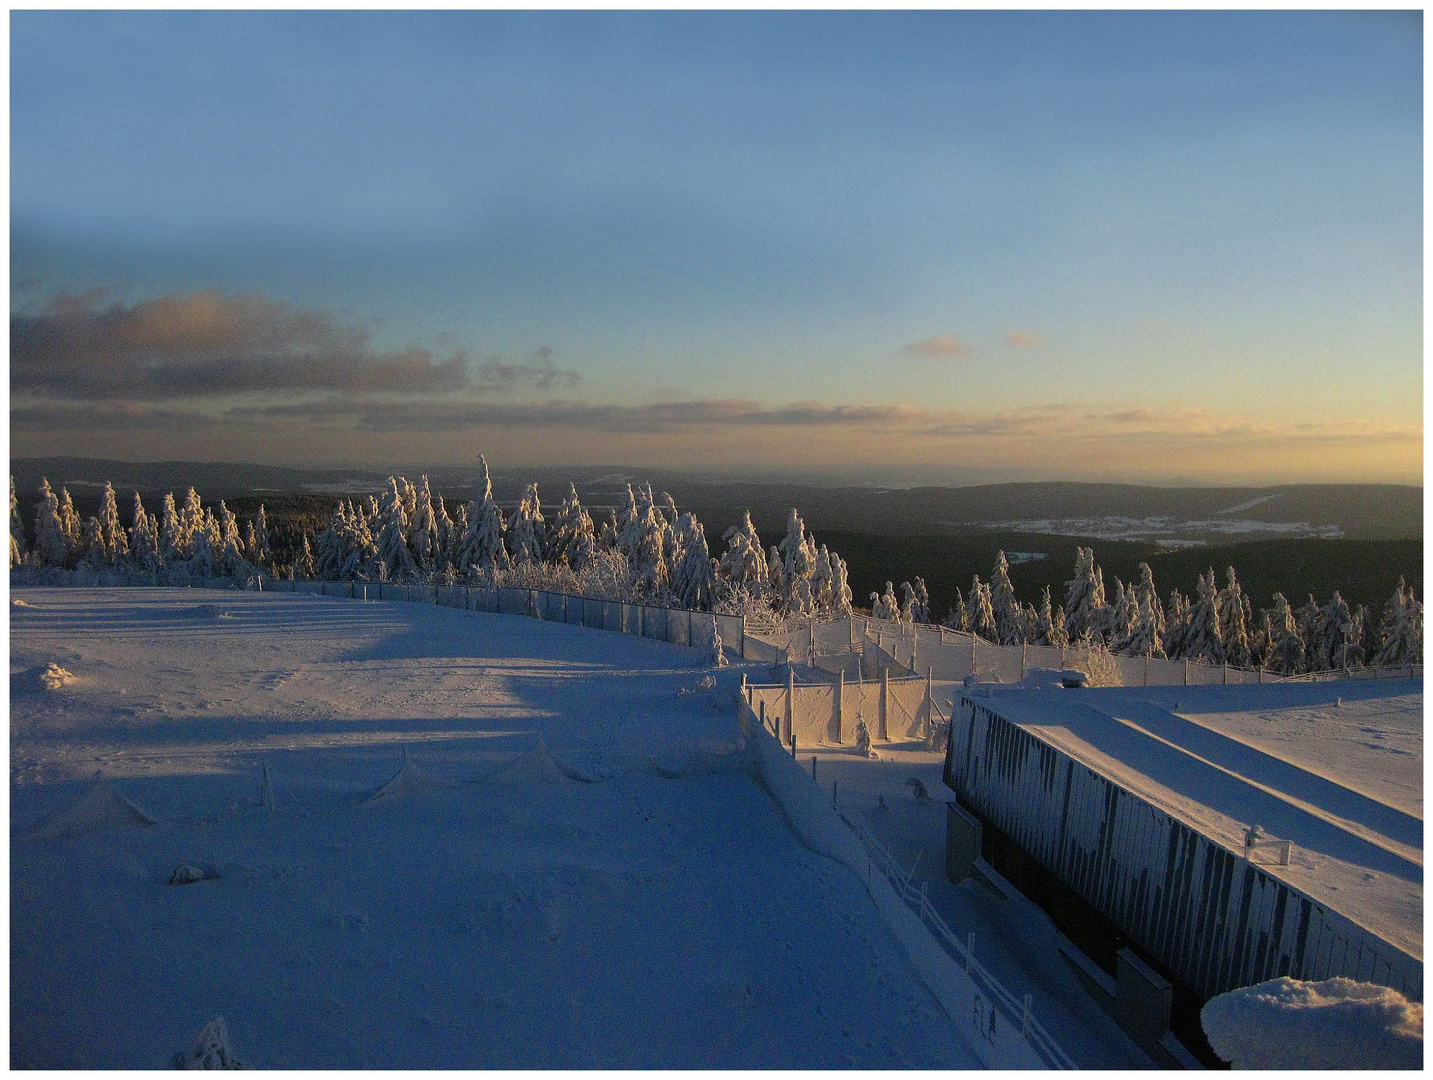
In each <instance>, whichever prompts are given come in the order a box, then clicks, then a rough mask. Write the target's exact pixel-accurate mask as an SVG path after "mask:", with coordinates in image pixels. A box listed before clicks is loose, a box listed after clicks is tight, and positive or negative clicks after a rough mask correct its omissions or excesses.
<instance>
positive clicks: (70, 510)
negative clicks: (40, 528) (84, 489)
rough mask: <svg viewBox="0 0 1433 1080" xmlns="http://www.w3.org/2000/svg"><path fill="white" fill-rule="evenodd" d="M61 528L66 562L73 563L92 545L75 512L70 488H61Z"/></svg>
mask: <svg viewBox="0 0 1433 1080" xmlns="http://www.w3.org/2000/svg"><path fill="white" fill-rule="evenodd" d="M60 526H61V528H62V529H63V530H64V533H65V548H66V551H67V559H66V561H69V562H72V561H74V560H75V559H78V558H79V557H80V556H81V555H83V554H84V553H85V552H87V551H88V550H89V549H90V547H91V545H90V544H89V543H88V542H86V540H85V538H84V536H83V526H82V525H81V523H80V515H79V514H78V513H77V512H76V511H75V503H74V500H73V499H71V498H70V492H69V489H68V488H63V487H62V488H60Z"/></svg>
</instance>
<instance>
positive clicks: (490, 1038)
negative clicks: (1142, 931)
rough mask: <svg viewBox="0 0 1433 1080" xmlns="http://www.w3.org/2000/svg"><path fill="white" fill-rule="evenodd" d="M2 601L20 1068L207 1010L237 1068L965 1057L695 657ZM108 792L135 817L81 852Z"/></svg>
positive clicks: (452, 631)
mask: <svg viewBox="0 0 1433 1080" xmlns="http://www.w3.org/2000/svg"><path fill="white" fill-rule="evenodd" d="M12 595H13V596H14V597H15V598H17V599H20V600H23V601H24V602H25V605H26V606H13V607H12V608H11V611H10V614H11V831H12V837H11V863H10V869H11V898H10V899H11V909H10V912H11V972H10V975H11V981H10V992H11V1061H12V1065H16V1066H26V1065H29V1066H49V1067H131V1068H142V1067H156V1066H162V1065H165V1064H167V1063H168V1062H169V1061H170V1060H171V1059H172V1058H173V1056H174V1055H175V1054H176V1053H177V1052H179V1051H181V1050H184V1049H185V1048H186V1047H187V1046H188V1045H189V1044H190V1042H191V1040H192V1039H193V1037H194V1035H195V1034H196V1033H197V1032H198V1031H199V1030H200V1028H201V1027H202V1026H203V1025H204V1024H205V1023H206V1022H208V1021H209V1020H211V1019H213V1018H214V1017H215V1016H222V1017H223V1018H224V1019H225V1021H226V1022H227V1026H228V1031H229V1033H230V1037H231V1041H232V1046H233V1050H234V1052H235V1053H236V1054H237V1056H238V1057H239V1058H240V1059H241V1060H242V1061H243V1062H244V1063H245V1064H247V1065H249V1066H255V1067H308V1068H321V1067H339V1068H353V1067H461V1066H469V1067H480V1068H481V1067H487V1068H491V1067H507V1068H525V1067H567V1068H581V1067H613V1068H639V1067H717V1068H733V1067H752V1068H756V1067H775V1068H799V1067H818V1068H849V1067H856V1068H888V1067H921V1068H969V1067H973V1066H974V1065H975V1064H976V1059H975V1058H974V1057H973V1056H972V1055H971V1054H970V1053H969V1051H968V1050H967V1048H966V1047H965V1046H964V1045H963V1044H962V1043H961V1041H960V1035H959V1033H958V1030H957V1028H956V1026H955V1025H953V1024H952V1023H951V1022H949V1021H948V1020H947V1019H946V1018H945V1017H944V1015H943V1014H942V1013H941V1010H940V1008H939V1006H938V1005H937V1004H936V1002H935V1001H934V1000H933V999H932V997H931V996H930V994H929V992H928V991H927V990H926V989H925V987H923V986H922V985H921V983H920V982H919V980H918V979H917V977H916V976H915V974H914V972H913V970H912V968H911V965H910V962H909V960H908V959H907V957H906V956H905V954H904V953H903V952H902V950H901V948H900V946H899V945H898V944H897V942H896V940H895V938H894V937H893V935H892V933H891V932H890V930H889V929H888V927H887V926H886V925H885V924H884V923H883V922H882V921H881V919H880V917H879V916H878V914H877V912H876V910H875V908H874V906H873V905H872V904H871V903H870V901H869V898H868V897H867V896H866V894H865V892H864V890H863V888H862V886H861V883H860V882H859V880H858V879H857V878H856V877H855V876H854V875H853V874H852V873H851V872H850V871H848V870H846V869H845V868H844V867H842V866H840V865H838V864H836V863H834V862H832V861H830V860H828V859H825V858H823V857H821V856H818V855H816V854H815V853H813V852H812V851H810V850H809V849H807V848H805V847H804V846H802V845H801V844H800V843H799V842H798V840H797V839H796V837H795V835H794V834H793V833H792V832H791V831H790V829H789V828H788V826H787V825H786V823H785V820H784V819H783V817H782V815H781V813H780V811H779V810H778V809H777V807H776V806H775V804H774V803H773V802H772V800H771V798H770V796H768V795H767V794H766V792H765V791H763V790H762V788H761V787H760V786H758V784H757V783H756V781H755V780H754V778H753V774H752V770H751V768H750V764H749V762H750V759H749V757H748V756H747V755H743V754H739V753H736V752H735V751H736V748H737V745H738V731H737V725H736V715H735V709H734V704H733V701H732V698H731V691H732V690H733V689H734V688H735V684H736V681H737V679H738V678H739V672H740V669H739V668H737V669H729V670H727V671H724V672H722V673H721V674H720V676H719V677H718V685H717V688H716V690H715V691H714V692H703V691H700V690H698V689H697V688H698V683H699V680H700V679H701V678H702V677H703V676H704V675H706V674H707V671H706V670H705V669H704V668H703V667H702V666H701V665H700V661H699V659H698V657H697V655H696V654H695V653H694V652H693V651H692V650H687V649H682V648H678V647H675V646H669V645H665V644H661V643H658V642H653V641H647V640H643V639H640V638H632V637H624V636H620V635H616V634H608V633H602V632H597V631H590V630H584V629H581V628H578V627H569V626H561V625H554V624H549V623H542V622H537V621H535V620H530V619H524V618H518V617H504V616H491V615H485V614H470V613H467V612H461V611H453V610H449V609H443V608H436V607H431V606H426V605H420V604H401V603H384V604H378V603H374V604H367V605H365V604H362V603H357V602H353V601H346V600H328V599H322V598H317V597H306V596H292V595H283V594H264V595H258V594H253V593H227V594H226V593H215V592H201V591H194V592H183V591H176V590H142V589H129V590H108V589H93V590H91V589H67V590H47V589H19V590H15V591H14V592H13V593H12ZM51 664H55V665H58V666H59V667H60V668H63V669H64V670H65V671H66V672H67V673H68V675H67V676H66V677H60V678H56V677H53V676H52V677H51V678H50V679H49V680H48V682H49V683H50V684H51V685H54V686H56V688H54V689H47V688H45V686H44V682H45V681H46V680H44V679H42V676H43V675H45V673H46V671H47V669H48V665H51ZM684 690H685V691H694V690H695V691H697V692H688V693H681V692H680V691H684ZM539 743H541V748H540V747H539ZM405 748H406V751H407V754H408V759H409V765H408V766H407V767H408V770H409V771H408V773H407V775H406V777H405V786H406V787H407V789H408V791H409V793H408V794H405V795H400V796H395V797H392V798H380V799H376V800H373V801H372V802H369V803H365V800H366V799H369V798H371V797H372V796H373V795H374V794H375V793H376V792H378V791H379V790H380V789H381V788H382V787H383V785H384V784H385V782H387V781H388V780H389V779H390V778H392V777H394V776H395V774H398V773H399V772H400V770H401V769H403V768H404V767H405V766H404V751H405ZM548 750H550V751H551V757H550V758H549V757H548V756H547V753H546V752H547V751H548ZM928 757H929V758H930V760H929V761H923V762H921V763H920V768H921V769H922V770H923V774H924V775H930V776H932V777H933V779H931V780H930V781H928V784H929V785H930V786H931V790H932V791H937V790H939V779H938V777H939V763H938V761H939V759H938V756H937V755H928ZM554 760H555V761H556V762H560V763H561V764H562V766H563V767H565V771H564V769H563V768H559V767H557V766H556V765H554V763H553V762H554ZM514 763H517V764H516V765H514ZM265 767H266V768H267V771H268V775H269V779H270V782H271V786H272V790H273V792H274V796H275V798H274V806H273V809H272V810H269V809H266V808H265V807H264V806H263V805H262V792H263V787H262V779H261V777H262V772H263V770H264V768H265ZM96 770H102V771H103V774H104V776H105V777H106V778H107V780H106V781H105V783H106V784H107V785H108V788H105V787H101V788H100V789H98V790H96V789H95V788H94V782H93V781H92V780H91V777H92V776H93V774H94V773H95V771H96ZM415 770H416V772H415ZM855 786H856V785H855V783H854V781H853V797H854V788H855ZM897 788H898V790H899V791H904V792H906V793H907V797H909V789H908V788H902V787H899V785H897ZM107 792H112V793H113V795H110V794H107ZM86 793H92V794H94V795H96V796H97V797H98V798H97V799H96V801H94V802H92V803H91V804H89V805H90V806H92V807H98V808H99V810H98V811H96V812H94V813H91V814H90V815H89V816H88V817H86V816H85V815H81V816H80V817H79V818H78V819H76V818H73V817H71V818H62V819H58V822H57V820H56V818H55V815H57V814H59V813H61V812H63V811H64V810H65V809H66V808H67V807H72V806H74V805H75V804H76V803H77V802H78V801H79V800H81V799H82V798H83V797H85V795H86ZM115 795H117V796H120V797H123V798H126V799H128V800H130V801H131V802H132V803H133V804H134V806H136V807H138V808H139V809H140V810H142V811H143V812H144V813H145V814H147V815H149V816H150V817H152V818H154V819H156V821H157V822H158V823H157V824H155V825H153V826H148V827H146V826H143V825H140V824H137V823H130V824H111V825H108V826H102V824H101V822H100V821H99V820H98V817H101V816H103V806H104V803H103V799H104V798H111V799H112V798H113V796H115ZM110 805H116V804H114V803H111V804H110ZM942 812H943V811H942ZM126 813H127V811H126ZM912 813H914V814H924V815H927V816H929V814H930V811H929V809H928V808H926V807H925V806H923V805H922V806H921V807H919V808H915V809H912V808H910V807H908V806H904V805H903V806H902V807H901V808H900V810H899V814H901V815H908V814H912ZM46 822H49V823H51V826H52V827H51V828H50V829H49V830H48V833H49V834H55V833H58V834H60V835H51V838H48V839H34V838H30V837H31V836H32V834H34V833H35V832H36V830H37V829H39V830H41V831H42V832H44V831H45V830H44V826H45V823H46ZM922 828H923V829H924V826H922ZM927 831H928V830H927ZM898 833H899V830H895V831H894V832H893V831H892V830H891V829H889V828H887V829H886V830H885V834H886V835H888V836H894V835H897V834H898ZM921 835H925V832H922V833H921ZM922 842H923V843H925V841H922ZM938 861H939V854H938V852H937V851H935V850H932V851H930V852H929V853H928V854H927V856H926V868H925V870H923V874H924V873H927V872H933V871H936V866H937V863H938ZM180 866H190V867H193V868H195V870H197V871H199V875H198V876H200V880H197V881H193V882H192V883H189V884H184V885H170V884H168V881H169V880H170V878H171V875H172V874H173V873H174V871H175V870H176V869H177V868H178V867H180ZM954 892H955V890H953V889H952V893H954ZM946 901H949V902H959V903H963V904H965V905H966V906H967V907H969V908H970V909H971V910H972V911H973V912H974V913H975V914H976V915H980V914H981V913H980V912H979V911H978V910H977V909H978V907H979V905H981V904H986V903H993V902H992V901H987V900H986V899H984V898H981V897H979V896H976V895H973V894H972V895H970V896H967V897H966V898H965V899H963V900H962V899H960V898H959V897H954V896H951V897H945V898H944V900H943V902H946ZM999 919H1000V913H998V912H997V913H996V916H995V919H994V922H992V921H991V920H987V921H986V922H985V923H983V924H982V927H983V928H984V929H985V931H986V932H987V936H988V937H990V938H991V941H990V946H989V948H988V950H982V949H981V945H980V944H979V943H978V944H977V950H978V951H980V955H981V958H982V960H984V961H985V962H986V963H987V965H988V966H990V967H991V968H992V970H996V971H997V974H1000V975H1001V976H1002V977H1008V978H1009V979H1010V980H1011V982H1012V983H1014V985H1012V987H1011V988H1012V989H1014V990H1016V991H1017V992H1019V991H1020V985H1019V983H1018V981H1017V980H1018V977H1019V976H1020V972H1021V971H1022V970H1024V969H1023V968H1022V967H1021V950H1022V949H1027V950H1028V949H1030V948H1035V947H1037V946H1036V945H1034V944H1033V943H1032V942H1030V941H1027V940H1023V938H1024V935H1022V934H1020V933H1019V932H1018V931H1016V930H1015V929H1013V928H1011V929H1009V930H1006V931H1005V932H1004V939H1003V940H1001V939H1000V935H999V934H997V933H996V932H995V931H994V930H993V929H989V928H990V927H991V926H993V925H994V923H995V922H999ZM1031 925H1037V924H1036V923H1033V922H1032V924H1031ZM997 940H999V941H1000V943H999V944H997ZM1044 970H1045V969H1044V968H1039V969H1038V973H1037V975H1036V976H1034V978H1035V979H1036V981H1038V980H1039V979H1040V978H1046V979H1047V980H1048V976H1047V975H1046V974H1045V973H1044ZM1026 977H1027V979H1028V978H1029V976H1026ZM1048 996H1049V997H1050V999H1051V1000H1057V1001H1061V1002H1063V1000H1064V997H1066V996H1069V986H1067V985H1065V984H1064V983H1061V984H1060V985H1059V986H1054V987H1053V988H1052V989H1051V991H1050V994H1049V995H1048ZM1042 1004H1043V1002H1042V1001H1037V1003H1036V1012H1037V1014H1039V1015H1041V1019H1042V1020H1043V1021H1045V1022H1046V1024H1047V1026H1048V1027H1050V1029H1051V1031H1052V1033H1053V1034H1054V1035H1055V1036H1056V1038H1057V1039H1059V1040H1060V1041H1061V1043H1062V1045H1064V1046H1065V1047H1066V1049H1067V1050H1068V1051H1070V1052H1071V1053H1074V1054H1076V1056H1077V1057H1080V1056H1081V1055H1083V1056H1084V1058H1085V1060H1086V1061H1090V1062H1091V1063H1093V1058H1095V1057H1098V1056H1099V1055H1100V1054H1106V1055H1110V1056H1112V1057H1111V1060H1112V1062H1113V1061H1114V1060H1118V1058H1119V1055H1120V1053H1121V1051H1120V1050H1119V1049H1118V1047H1119V1045H1120V1044H1119V1042H1118V1040H1114V1041H1113V1042H1112V1045H1114V1046H1115V1047H1116V1049H1114V1050H1109V1051H1106V1050H1102V1049H1100V1046H1101V1042H1102V1036H1101V1033H1104V1030H1105V1029H1103V1028H1100V1027H1098V1026H1097V1025H1098V1019H1099V1018H1098V1017H1093V1018H1092V1014H1090V1013H1089V1009H1088V1008H1086V1007H1085V1006H1083V1005H1081V1004H1080V1003H1079V1002H1078V1000H1076V999H1074V998H1071V999H1070V1002H1069V1003H1068V1007H1065V1006H1064V1005H1062V1007H1064V1008H1065V1012H1066V1013H1068V1019H1066V1017H1065V1016H1064V1015H1063V1014H1059V1013H1056V1012H1054V1011H1053V1010H1052V1011H1051V1015H1049V1016H1046V1015H1044V1014H1043V1013H1040V1009H1041V1007H1042ZM1092 1025H1094V1026H1092ZM1067 1036H1068V1038H1067ZM1072 1044H1074V1045H1072ZM1082 1063H1084V1062H1083V1061H1082Z"/></svg>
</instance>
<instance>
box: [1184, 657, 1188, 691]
mask: <svg viewBox="0 0 1433 1080" xmlns="http://www.w3.org/2000/svg"><path fill="white" fill-rule="evenodd" d="M1184 685H1185V686H1188V685H1189V657H1187V656H1186V657H1185V658H1184Z"/></svg>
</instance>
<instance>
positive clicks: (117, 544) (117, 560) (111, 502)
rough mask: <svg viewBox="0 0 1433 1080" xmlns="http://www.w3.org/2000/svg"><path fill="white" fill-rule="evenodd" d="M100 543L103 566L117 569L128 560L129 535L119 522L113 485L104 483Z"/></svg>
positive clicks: (101, 502) (101, 503) (107, 482)
mask: <svg viewBox="0 0 1433 1080" xmlns="http://www.w3.org/2000/svg"><path fill="white" fill-rule="evenodd" d="M99 526H100V543H101V544H102V545H103V547H104V565H105V566H107V567H118V566H119V565H120V564H121V563H123V562H126V561H127V560H128V559H129V535H128V534H127V533H126V532H125V529H124V526H123V525H122V524H120V520H119V506H118V505H117V504H116V503H115V498H114V485H113V484H111V483H110V482H109V481H108V480H106V481H105V482H104V493H103V494H102V495H101V496H100V512H99Z"/></svg>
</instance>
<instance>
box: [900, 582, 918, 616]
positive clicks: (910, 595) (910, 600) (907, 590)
mask: <svg viewBox="0 0 1433 1080" xmlns="http://www.w3.org/2000/svg"><path fill="white" fill-rule="evenodd" d="M915 610H916V587H915V586H914V585H912V584H911V583H910V582H909V581H903V582H901V622H914V621H915Z"/></svg>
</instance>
